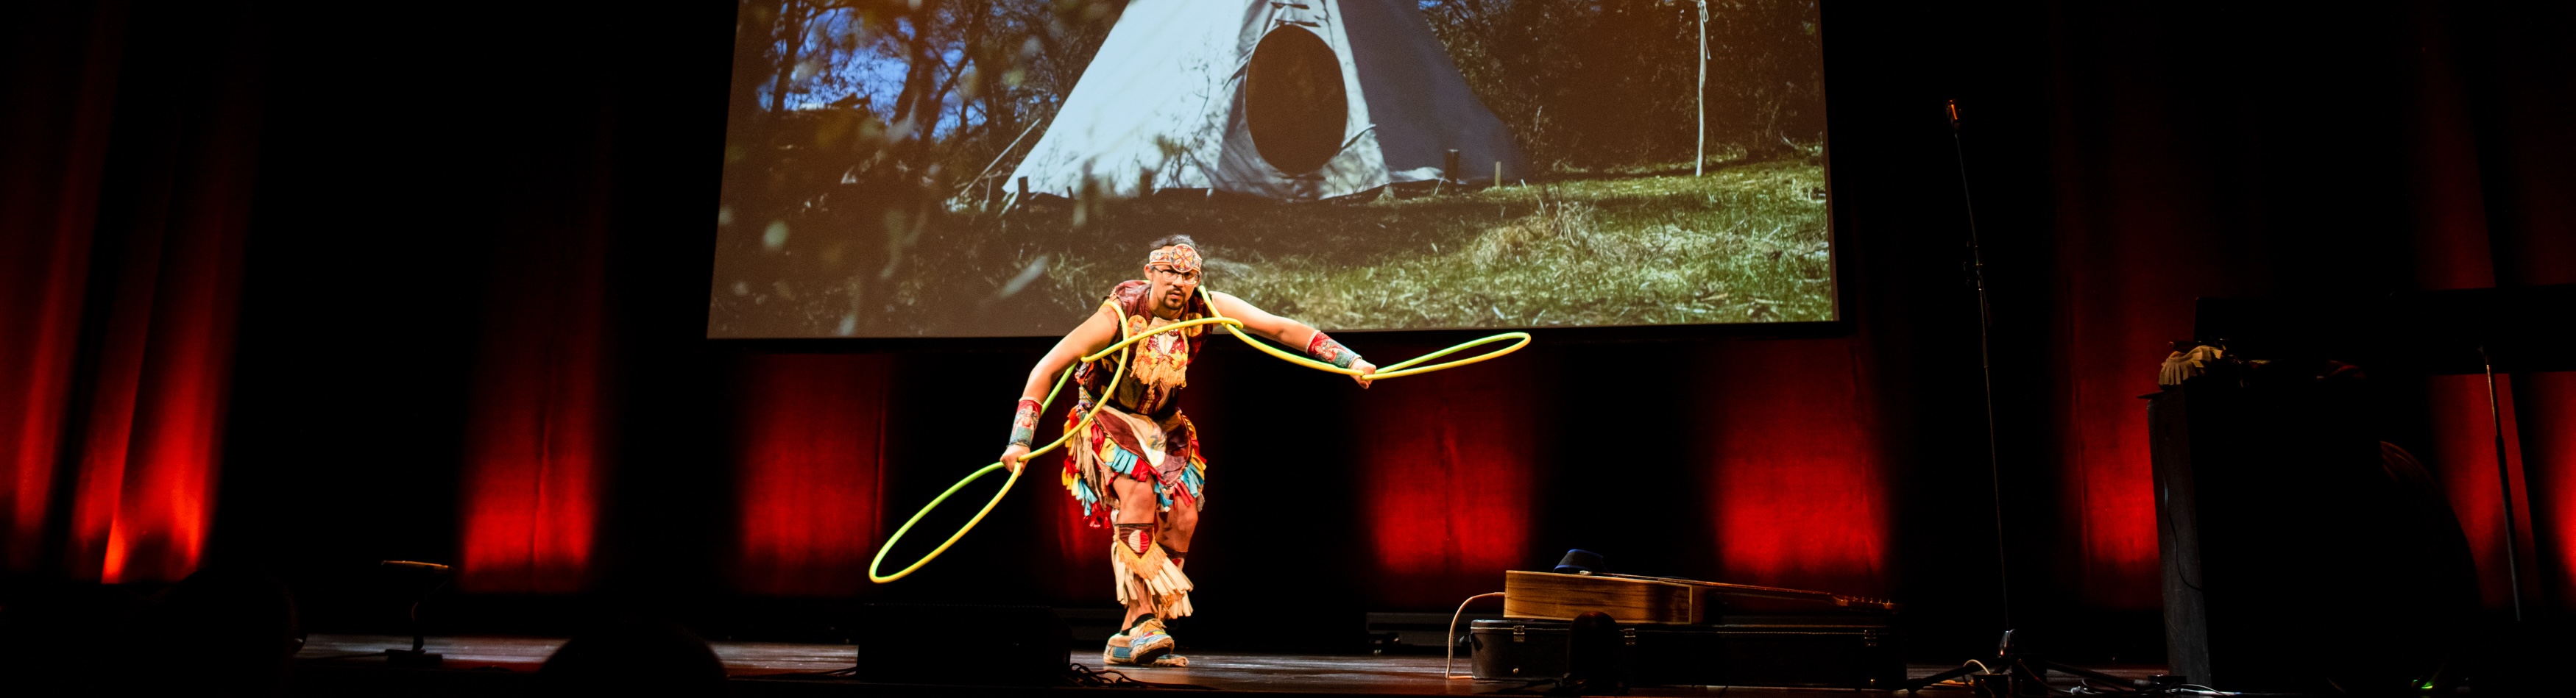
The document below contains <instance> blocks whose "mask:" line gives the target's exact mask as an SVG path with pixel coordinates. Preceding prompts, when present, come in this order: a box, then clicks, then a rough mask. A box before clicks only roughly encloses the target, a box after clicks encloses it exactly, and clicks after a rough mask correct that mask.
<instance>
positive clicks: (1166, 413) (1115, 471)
mask: <svg viewBox="0 0 2576 698" xmlns="http://www.w3.org/2000/svg"><path fill="white" fill-rule="evenodd" d="M1198 286H1199V253H1198V249H1197V245H1196V243H1195V242H1193V241H1191V240H1190V238H1189V236H1186V235H1174V236H1170V237H1166V238H1163V239H1162V240H1159V241H1156V242H1155V243H1154V250H1153V252H1151V253H1150V254H1149V255H1147V257H1146V262H1145V278H1144V279H1143V280H1140V281H1128V282H1125V283H1121V284H1118V286H1117V288H1114V289H1112V290H1110V292H1109V295H1108V297H1106V298H1103V299H1102V300H1101V302H1100V307H1099V309H1098V310H1096V311H1095V312H1093V313H1092V314H1091V318H1090V319H1088V320H1085V321H1083V323H1082V326H1081V327H1077V328H1074V330H1073V332H1072V333H1071V334H1067V335H1065V336H1064V340H1063V341H1060V342H1057V343H1056V345H1055V349H1054V350H1052V351H1049V352H1047V355H1046V358H1044V359H1040V360H1038V365H1037V367H1036V368H1033V369H1030V370H1029V382H1028V384H1027V385H1026V386H1025V387H1023V388H1021V390H1020V406H1019V413H1018V414H1017V415H1016V416H1014V417H1013V418H1012V422H1011V445H1010V447H1009V448H1007V449H1005V450H1003V451H1002V462H1003V463H1005V464H1008V465H1009V466H1010V467H1011V470H1012V472H1018V471H1019V469H1020V468H1021V467H1022V466H1023V464H1022V462H1021V461H1022V460H1023V459H1025V458H1027V457H1028V453H1029V444H1030V442H1031V441H1033V440H1035V439H1036V436H1037V425H1038V418H1039V415H1038V410H1039V409H1040V407H1039V405H1040V404H1041V403H1040V401H1041V400H1043V399H1044V398H1045V396H1046V392H1047V387H1048V384H1050V383H1052V382H1053V381H1054V378H1055V376H1056V375H1057V374H1058V373H1059V372H1061V371H1063V370H1064V369H1065V367H1067V366H1070V365H1072V364H1073V363H1075V362H1076V361H1079V360H1080V359H1081V357H1083V356H1086V355H1089V354H1092V353H1095V352H1098V351H1100V350H1102V349H1105V348H1107V347H1108V346H1109V345H1111V344H1114V343H1116V342H1118V341H1119V340H1120V339H1122V338H1123V336H1122V333H1121V329H1122V328H1123V329H1124V330H1125V332H1124V334H1125V335H1135V334H1141V333H1144V332H1147V331H1151V330H1153V329H1154V328H1157V327H1162V326H1164V325H1168V324H1171V323H1175V322H1184V321H1188V320H1196V319H1199V318H1204V317H1209V315H1210V310H1213V311H1214V312H1215V314H1216V315H1220V316H1223V317H1228V318H1233V319H1235V320H1238V321H1241V322H1242V323H1243V328H1244V329H1246V330H1249V331H1251V332H1252V333H1253V334H1255V335H1258V336H1261V337H1263V338H1267V339H1270V340H1272V341H1276V342H1279V343H1281V344H1285V345H1288V346H1291V347H1304V348H1305V349H1306V353H1307V354H1308V355H1311V356H1313V357H1315V359H1316V360H1319V361H1323V362H1326V363H1330V364H1332V365H1334V366H1338V367H1342V368H1347V369H1351V370H1354V371H1358V372H1359V373H1360V374H1361V375H1355V376H1352V377H1351V378H1352V380H1355V381H1358V382H1359V384H1360V387H1362V388H1366V387H1368V384H1369V377H1368V375H1367V374H1369V373H1372V372H1375V371H1376V370H1377V367H1376V366H1373V365H1371V364H1369V363H1368V362H1367V361H1363V360H1361V359H1360V357H1359V355H1358V354H1354V353H1351V351H1350V350H1349V349H1345V348H1343V347H1342V345H1341V343H1339V342H1335V341H1333V339H1332V338H1331V337H1327V336H1325V335H1324V333H1323V332H1321V331H1318V330H1316V329H1315V328H1313V327H1310V326H1307V325H1306V324H1305V323H1301V322H1297V321H1295V320H1290V319H1287V318H1283V317H1278V316H1275V315H1271V314H1269V313H1266V312H1262V310H1261V309H1260V308H1255V307H1252V305H1251V304H1249V303H1245V302H1243V300H1242V299H1240V298H1236V297H1234V296H1230V295H1226V294H1223V293H1208V294H1206V295H1205V296H1202V295H1200V294H1199V293H1198ZM1210 302H1213V303H1214V304H1215V306H1216V307H1215V308H1213V309H1211V308H1209V307H1208V305H1209V303H1210ZM1206 329H1209V327H1208V326H1198V327H1190V328H1186V329H1181V330H1175V331H1172V332H1166V333H1163V334H1158V335H1154V336H1153V337H1150V338H1147V339H1145V340H1143V341H1140V342H1137V343H1136V344H1134V345H1132V346H1130V347H1129V348H1127V349H1126V350H1125V352H1124V353H1125V354H1126V359H1127V377H1126V378H1124V379H1122V380H1120V381H1119V382H1118V384H1117V385H1114V386H1113V385H1110V384H1109V381H1110V378H1111V375H1112V374H1114V373H1116V371H1117V366H1118V365H1117V363H1116V361H1117V357H1110V358H1105V359H1102V360H1100V361H1099V362H1098V363H1095V364H1086V365H1083V366H1081V367H1079V368H1076V369H1074V370H1075V373H1074V375H1073V382H1074V383H1076V384H1078V385H1080V386H1081V388H1080V389H1081V393H1080V396H1079V399H1078V400H1077V402H1076V404H1075V405H1074V407H1073V410H1072V411H1071V412H1069V413H1067V415H1066V418H1065V428H1067V429H1071V428H1073V427H1075V426H1077V425H1078V423H1079V422H1080V421H1081V420H1082V416H1083V415H1084V414H1087V413H1089V412H1091V409H1092V406H1093V404H1094V401H1103V400H1105V401H1106V402H1107V403H1108V404H1107V406H1105V407H1103V408H1102V409H1101V410H1100V412H1099V416H1098V418H1096V419H1094V420H1093V421H1092V423H1091V426H1090V427H1088V428H1087V429H1085V430H1084V432H1083V433H1077V434H1074V435H1072V437H1071V438H1069V439H1067V440H1066V442H1065V465H1064V478H1063V480H1064V486H1065V489H1066V490H1067V491H1068V492H1069V493H1070V494H1071V495H1072V496H1073V498H1074V499H1075V500H1076V501H1079V502H1081V503H1082V511H1083V516H1084V517H1086V518H1088V519H1089V520H1090V522H1091V525H1092V526H1094V527H1103V526H1106V527H1109V528H1111V530H1112V531H1113V536H1112V539H1113V543H1112V545H1111V550H1110V553H1109V555H1110V567H1111V572H1112V573H1113V574H1114V575H1115V578H1116V580H1117V590H1118V601H1119V602H1120V603H1123V604H1126V605H1127V618H1126V621H1125V622H1124V623H1122V624H1121V625H1120V627H1122V628H1125V629H1124V630H1120V631H1119V632H1118V634H1117V635H1114V636H1111V637H1110V638H1109V647H1108V649H1106V650H1103V651H1102V653H1101V656H1102V660H1103V661H1105V662H1107V663H1109V664H1118V665H1131V666H1188V665H1189V661H1188V660H1187V659H1186V658H1183V657H1180V656H1178V655H1174V654H1172V649H1173V646H1174V643H1173V641H1172V636H1171V634H1170V633H1168V632H1165V631H1164V628H1163V621H1164V620H1165V619H1170V618H1179V617H1182V616H1186V615H1189V614H1190V597H1189V592H1190V589H1191V583H1190V579H1189V577H1187V576H1184V575H1182V574H1181V565H1182V563H1183V561H1184V560H1185V558H1186V557H1187V555H1188V553H1189V548H1190V533H1191V531H1193V530H1195V529H1197V528H1198V519H1199V506H1200V502H1201V501H1203V500H1202V497H1203V494H1202V490H1203V488H1204V487H1205V486H1206V484H1205V483H1206V477H1207V462H1206V461H1205V460H1202V459H1201V458H1200V457H1199V441H1198V432H1197V430H1196V429H1194V428H1192V427H1191V426H1190V420H1189V418H1188V417H1185V416H1182V415H1181V410H1180V401H1179V400H1178V394H1179V392H1180V389H1181V387H1182V386H1184V385H1187V384H1188V380H1187V373H1188V371H1189V366H1190V361H1191V360H1193V359H1195V358H1196V357H1197V356H1198V352H1199V348H1200V347H1201V346H1202V345H1203V344H1204V343H1205V342H1206V341H1207V340H1208V339H1210V338H1209V337H1206V336H1204V333H1203V332H1201V330H1206Z"/></svg>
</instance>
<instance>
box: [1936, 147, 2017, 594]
mask: <svg viewBox="0 0 2576 698" xmlns="http://www.w3.org/2000/svg"><path fill="white" fill-rule="evenodd" d="M1945 106H1946V107H1948V109H1949V112H1950V155H1951V158H1952V160H1953V161H1955V162H1957V163H1958V166H1959V202H1960V204H1962V205H1964V206H1966V207H1967V211H1968V282H1969V283H1971V284H1974V285H1975V286H1976V288H1977V368H1978V371H1979V373H1980V375H1981V376H1982V378H1983V379H1984V381H1985V389H1986V391H1985V392H1986V484H1987V486H1988V487H1989V489H1990V493H1991V494H1992V495H1993V497H1994V502H1995V586H1996V587H1997V588H1998V589H1999V590H2000V591H1999V592H1998V593H1999V594H2000V595H2001V596H2002V597H2003V614H2002V615H2003V621H2004V632H2005V633H2006V634H2008V635H2009V634H2010V633H2011V632H2012V627H2013V623H2012V565H2010V564H2008V563H2007V562H2006V561H2005V560H2006V556H2005V554H2004V466H2003V446H2002V441H2001V440H1999V439H1997V438H1995V353H1994V329H1995V307H1994V304H1993V303H1992V302H1990V301H1989V300H1987V297H1986V251H1985V248H1984V247H1982V246H1980V245H1979V244H1978V236H1977V199H1976V197H1975V196H1974V195H1973V194H1972V193H1971V192H1970V190H1969V187H1968V149H1967V146H1965V145H1963V144H1962V143H1961V142H1960V139H1959V100H1955V99H1953V100H1950V101H1949V103H1948V104H1946V105H1945Z"/></svg>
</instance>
